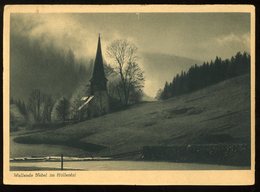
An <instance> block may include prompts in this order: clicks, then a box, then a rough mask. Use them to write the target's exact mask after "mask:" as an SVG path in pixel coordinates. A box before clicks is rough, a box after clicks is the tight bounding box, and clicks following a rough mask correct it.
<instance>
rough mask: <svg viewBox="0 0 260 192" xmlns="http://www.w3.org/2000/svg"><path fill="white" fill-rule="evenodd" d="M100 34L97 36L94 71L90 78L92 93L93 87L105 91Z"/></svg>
mask: <svg viewBox="0 0 260 192" xmlns="http://www.w3.org/2000/svg"><path fill="white" fill-rule="evenodd" d="M100 39H101V38H100V33H99V34H98V44H97V53H96V58H95V62H94V69H93V73H92V78H91V80H90V81H91V87H92V92H94V90H93V89H94V87H95V89H96V90H106V81H107V79H106V77H105V72H104V64H103V58H102V50H101V40H100Z"/></svg>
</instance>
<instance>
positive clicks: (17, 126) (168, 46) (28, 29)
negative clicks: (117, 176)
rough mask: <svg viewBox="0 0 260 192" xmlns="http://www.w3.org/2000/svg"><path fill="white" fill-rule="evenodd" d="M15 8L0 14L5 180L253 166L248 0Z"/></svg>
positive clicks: (250, 13) (251, 42)
mask: <svg viewBox="0 0 260 192" xmlns="http://www.w3.org/2000/svg"><path fill="white" fill-rule="evenodd" d="M18 7H19V6H18ZM20 7H21V9H20V10H23V8H25V10H24V11H20V10H19V9H17V7H16V9H13V10H12V6H10V7H7V8H11V9H10V10H11V11H10V10H9V12H8V14H7V15H8V16H7V17H8V19H7V20H5V24H6V25H5V26H8V27H7V28H8V30H7V31H8V33H5V35H7V36H8V38H6V40H5V47H7V48H6V49H5V50H4V51H5V61H6V63H4V75H6V77H7V78H5V79H4V83H5V85H6V87H8V91H4V93H5V95H6V96H5V97H4V100H5V99H6V100H5V102H4V103H5V104H6V109H5V110H6V113H5V114H4V116H5V119H7V121H5V124H4V125H6V126H4V132H5V134H4V137H5V138H4V142H5V145H4V150H5V152H7V153H5V154H4V155H5V158H6V159H7V161H8V162H7V161H5V163H6V164H5V165H7V169H5V170H4V171H5V172H8V174H9V176H10V175H11V176H12V177H15V179H19V178H23V179H24V178H27V179H28V177H29V179H30V177H36V178H37V179H42V178H45V177H51V176H50V175H49V172H50V173H53V174H54V175H55V177H59V176H58V175H60V177H66V178H67V179H68V177H76V176H75V175H76V174H78V173H79V174H85V173H86V174H88V172H91V173H93V172H99V171H102V172H105V173H106V174H108V173H110V172H111V171H118V172H120V173H121V174H123V173H126V174H127V173H131V172H132V173H135V171H141V172H145V171H159V172H163V171H173V173H174V171H178V172H182V173H185V172H186V171H194V173H196V171H209V174H210V171H211V172H214V171H239V170H240V171H252V170H253V169H254V139H255V138H254V86H253V85H254V83H255V82H254V68H255V66H254V65H255V64H254V49H253V46H254V31H252V30H254V26H252V24H253V21H252V19H254V9H253V8H252V7H250V6H244V10H243V9H241V8H243V6H240V7H238V10H237V11H236V6H234V7H232V9H230V11H229V9H227V11H223V10H224V9H223V7H225V6H223V7H222V8H221V9H220V11H217V10H218V9H215V8H214V6H213V5H212V6H209V8H210V9H209V10H210V11H205V9H201V10H202V11H199V9H198V7H196V9H195V11H194V9H191V11H188V9H187V6H186V9H185V10H183V11H179V9H178V10H177V9H176V10H177V11H175V8H174V6H170V8H172V10H171V9H163V8H164V6H158V7H160V9H158V8H157V9H156V11H153V9H151V10H150V9H149V6H143V7H142V6H136V7H135V6H133V7H132V8H131V6H129V7H128V6H119V10H117V9H115V11H113V9H109V6H103V9H104V10H103V11H100V9H99V8H100V7H102V6H95V7H96V10H97V11H95V9H92V11H88V10H89V9H91V6H86V7H87V10H86V11H84V9H80V8H79V9H76V8H75V7H71V9H69V8H70V7H69V6H64V7H65V8H67V9H66V11H59V10H62V9H61V8H60V9H59V8H58V9H52V7H51V6H47V8H46V9H44V7H40V6H38V7H37V6H35V7H33V6H32V7H30V8H31V9H27V8H28V7H26V6H20ZM83 7H84V6H83ZM106 7H108V9H107V10H106ZM115 7H117V6H115ZM153 7H154V8H156V7H157V6H153ZM190 7H192V6H190ZM48 8H50V10H49V9H48ZM128 8H129V9H128ZM134 8H136V11H135V9H134ZM181 8H182V7H180V9H181ZM201 8H203V6H201ZM216 8H217V7H216ZM28 10H29V11H28ZM68 10H69V11H68ZM111 10H112V11H111ZM241 10H242V11H241ZM7 17H6V18H7ZM5 29H6V28H5ZM5 47H4V48H5ZM5 69H6V70H5ZM4 88H5V87H4ZM5 168H6V167H5ZM73 174H75V175H73ZM30 175H31V176H30ZM54 175H53V177H54ZM249 175H250V174H249ZM157 177H160V176H158V175H157ZM231 181H232V179H231ZM246 181H251V180H250V179H248V180H247V179H245V182H246ZM104 182H105V181H104ZM172 184H174V183H172Z"/></svg>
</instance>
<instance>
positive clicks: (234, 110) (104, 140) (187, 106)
mask: <svg viewBox="0 0 260 192" xmlns="http://www.w3.org/2000/svg"><path fill="white" fill-rule="evenodd" d="M249 82H250V81H249V75H244V76H239V77H236V78H233V79H230V80H226V81H223V82H220V83H219V84H216V85H213V86H210V87H207V88H205V89H202V90H199V91H196V92H193V93H191V94H187V95H183V96H180V97H175V98H171V99H168V100H165V101H158V102H148V103H142V104H139V105H135V106H133V107H131V108H130V109H129V110H125V111H120V112H116V113H112V114H108V115H105V116H102V117H99V118H95V119H92V120H89V121H85V122H81V123H78V124H73V125H68V126H66V127H63V128H59V129H55V130H41V131H40V132H38V133H37V132H35V133H27V134H24V132H20V133H19V132H14V133H12V135H11V139H13V138H15V141H16V142H19V144H18V143H15V142H13V141H12V142H11V156H12V157H17V156H25V155H26V156H31V155H57V154H60V153H63V154H65V155H89V154H92V155H107V154H116V153H121V152H128V151H134V150H138V149H141V148H142V147H143V146H155V145H156V146H172V145H175V144H213V143H249V142H250V85H249ZM22 133H23V134H24V135H22ZM20 143H24V144H20ZM26 143H27V144H26ZM28 144H30V145H28ZM38 144H41V145H38ZM45 144H48V145H45Z"/></svg>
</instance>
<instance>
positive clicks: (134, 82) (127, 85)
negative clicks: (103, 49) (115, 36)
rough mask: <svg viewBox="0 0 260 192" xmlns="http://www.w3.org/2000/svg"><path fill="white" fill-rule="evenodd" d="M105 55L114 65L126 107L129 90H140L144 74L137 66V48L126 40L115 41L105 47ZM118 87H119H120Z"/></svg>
mask: <svg viewBox="0 0 260 192" xmlns="http://www.w3.org/2000/svg"><path fill="white" fill-rule="evenodd" d="M107 55H108V56H109V57H110V58H111V59H112V60H113V62H114V64H115V65H116V69H117V72H118V74H119V76H120V80H121V82H120V83H119V85H121V86H122V90H123V95H124V104H125V105H128V102H129V95H130V90H131V88H135V89H138V90H139V89H142V88H143V85H144V72H143V71H142V70H141V68H140V67H139V65H138V64H137V58H138V57H137V47H136V46H135V45H134V44H132V43H130V42H128V41H127V40H124V39H123V40H115V41H113V42H112V43H111V44H110V45H109V46H108V47H107ZM121 86H119V87H121Z"/></svg>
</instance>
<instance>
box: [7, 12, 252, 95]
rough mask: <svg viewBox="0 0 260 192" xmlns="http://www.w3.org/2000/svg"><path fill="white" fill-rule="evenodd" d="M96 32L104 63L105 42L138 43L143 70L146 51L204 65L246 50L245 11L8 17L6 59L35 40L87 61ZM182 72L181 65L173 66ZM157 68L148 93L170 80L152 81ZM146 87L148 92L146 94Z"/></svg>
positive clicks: (41, 46) (148, 75)
mask: <svg viewBox="0 0 260 192" xmlns="http://www.w3.org/2000/svg"><path fill="white" fill-rule="evenodd" d="M99 33H101V38H102V49H103V57H104V60H105V61H107V62H108V63H109V60H108V59H109V58H108V57H107V56H106V54H105V52H106V47H107V45H108V44H109V43H110V42H112V41H113V40H115V39H119V38H120V39H128V40H130V41H132V42H134V43H135V44H136V45H137V47H138V51H139V56H140V60H139V62H140V64H141V65H142V66H144V69H145V70H146V68H147V66H149V63H142V62H150V61H149V60H147V59H145V58H144V59H143V57H146V55H145V53H156V54H165V55H169V56H170V55H172V56H181V57H185V58H189V59H191V60H192V59H193V60H199V61H209V60H213V59H214V58H215V57H216V56H220V57H222V58H229V57H231V56H232V55H234V54H235V53H236V52H237V51H247V52H249V51H250V50H249V47H250V15H249V14H247V13H139V14H136V13H96V14H95V13H94V14H93V13H71V14H69V13H53V14H49V13H48V14H36V13H30V14H29V13H28V14H22V13H19V14H18V13H17V14H12V15H11V42H12V44H13V49H15V54H13V53H11V57H12V59H13V60H19V58H20V57H23V56H22V55H23V54H24V52H25V51H26V49H27V50H30V51H32V49H29V46H32V45H30V44H33V43H32V42H36V41H37V42H39V43H38V44H37V47H35V49H42V50H45V49H46V48H47V49H51V50H55V51H57V52H60V53H64V52H65V53H66V52H67V51H68V50H69V49H71V50H72V51H73V52H74V54H75V57H76V58H78V59H82V60H83V61H87V60H91V59H94V56H95V52H96V45H97V37H98V34H99ZM18 42H19V43H18ZM55 51H54V52H55ZM36 52H37V50H34V52H32V53H31V55H30V57H32V58H31V59H32V60H34V61H35V62H37V61H38V60H42V59H44V58H41V56H40V55H39V54H38V53H36ZM50 54H51V53H50ZM158 62H159V63H158V64H157V65H159V66H160V64H161V63H160V61H158ZM21 63H22V60H21ZM162 63H165V62H164V61H163V62H162ZM85 64H86V65H88V64H89V63H88V62H85ZM170 64H171V63H169V65H170ZM172 64H174V62H173V63H172ZM189 65H190V64H189ZM148 68H149V67H148ZM182 69H186V67H182V68H181V67H180V68H178V70H182ZM156 70H157V69H154V70H153V72H152V73H150V71H149V70H146V71H145V76H146V78H147V82H146V87H145V90H147V91H148V92H149V94H152V95H154V94H155V90H156V89H159V88H160V86H161V84H162V82H163V81H166V80H169V77H167V78H165V77H161V79H160V81H159V82H158V81H156V82H155V81H154V80H153V75H154V74H155V72H154V71H156ZM170 72H171V71H170ZM179 72H180V71H172V72H171V73H172V74H173V75H174V74H176V73H179ZM160 73H163V72H162V71H160ZM171 78H172V77H171ZM149 87H151V90H153V91H149Z"/></svg>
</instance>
